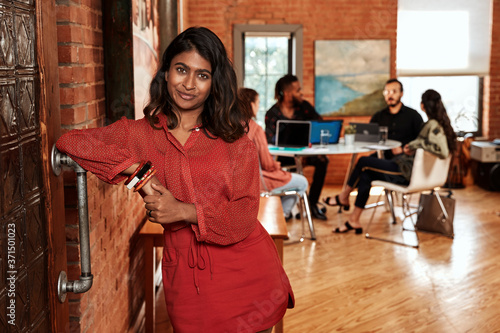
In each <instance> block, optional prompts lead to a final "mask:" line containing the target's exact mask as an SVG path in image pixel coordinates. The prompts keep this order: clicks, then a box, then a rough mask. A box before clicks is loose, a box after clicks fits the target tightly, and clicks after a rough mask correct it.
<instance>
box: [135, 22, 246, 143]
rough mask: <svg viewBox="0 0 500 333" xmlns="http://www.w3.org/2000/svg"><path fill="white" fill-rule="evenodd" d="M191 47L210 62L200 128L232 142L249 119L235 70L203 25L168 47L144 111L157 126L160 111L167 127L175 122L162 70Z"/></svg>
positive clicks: (176, 124) (178, 37)
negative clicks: (243, 109)
mask: <svg viewBox="0 0 500 333" xmlns="http://www.w3.org/2000/svg"><path fill="white" fill-rule="evenodd" d="M193 50H194V51H196V52H198V53H199V54H200V55H201V56H202V57H203V58H205V59H206V60H207V61H208V62H210V64H211V66H212V88H211V91H210V95H209V96H208V98H207V100H206V101H205V105H204V108H203V112H202V113H201V120H202V128H203V129H204V131H205V134H206V135H207V136H209V137H210V134H212V135H215V136H216V137H219V138H221V139H222V140H224V141H226V142H234V141H236V140H237V139H239V138H240V137H242V136H243V135H244V134H245V132H246V129H247V127H248V121H247V120H246V117H245V116H244V115H243V113H242V112H241V110H240V107H239V103H238V98H237V87H238V85H237V83H236V74H235V72H234V69H233V66H232V63H231V61H230V60H229V58H228V57H227V53H226V49H225V48H224V44H222V42H221V40H220V39H219V37H217V35H215V34H214V33H213V32H212V31H210V30H209V29H207V28H204V27H191V28H189V29H187V30H185V31H184V32H182V33H181V34H179V35H178V36H177V37H176V38H175V39H174V40H173V41H172V42H171V43H170V45H169V46H168V47H167V49H166V50H165V52H164V53H163V57H162V64H161V67H160V69H159V70H158V71H157V72H156V74H155V77H154V78H153V80H152V81H151V85H150V88H149V95H150V101H149V103H148V104H147V105H146V107H145V108H144V115H145V117H146V119H147V120H148V121H149V123H150V124H151V126H153V127H154V128H157V127H156V126H155V124H156V123H157V122H158V119H157V117H156V116H157V115H158V114H159V113H160V112H163V113H164V114H165V115H166V116H167V118H168V128H169V129H173V128H176V127H177V126H178V124H179V116H180V115H179V114H178V111H177V110H175V109H174V108H173V107H172V104H173V103H172V99H171V97H170V95H169V93H168V90H167V82H166V81H165V73H166V72H167V71H168V70H169V68H170V64H171V62H172V59H173V58H174V57H175V56H176V55H178V54H180V53H183V52H188V51H193ZM209 133H210V134H209Z"/></svg>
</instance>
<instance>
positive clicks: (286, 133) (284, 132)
mask: <svg viewBox="0 0 500 333" xmlns="http://www.w3.org/2000/svg"><path fill="white" fill-rule="evenodd" d="M310 137H311V122H310V121H303V120H278V121H277V122H276V143H275V145H276V146H278V147H290V148H303V147H307V146H309V139H310Z"/></svg>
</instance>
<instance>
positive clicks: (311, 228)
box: [301, 192, 316, 240]
mask: <svg viewBox="0 0 500 333" xmlns="http://www.w3.org/2000/svg"><path fill="white" fill-rule="evenodd" d="M301 199H302V200H301V201H302V203H303V206H304V211H305V213H306V218H307V223H308V224H309V231H310V232H311V240H316V232H315V231H314V224H313V221H312V219H311V210H310V209H309V199H307V192H304V194H303V195H302V196H301Z"/></svg>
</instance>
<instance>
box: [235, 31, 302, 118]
mask: <svg viewBox="0 0 500 333" xmlns="http://www.w3.org/2000/svg"><path fill="white" fill-rule="evenodd" d="M233 40H234V67H235V70H236V75H237V77H238V85H239V86H240V87H246V88H252V89H254V90H256V91H257V92H258V93H259V99H260V106H259V111H258V113H257V122H258V123H259V124H260V125H261V126H263V127H264V117H265V114H266V112H267V110H269V109H270V108H271V106H273V105H274V103H276V101H275V99H274V88H275V85H276V82H277V81H278V80H279V79H280V78H281V77H282V76H284V75H286V74H294V75H296V76H297V77H298V78H299V80H302V26H300V25H294V24H286V25H235V27H234V39H233ZM297 50H300V52H297Z"/></svg>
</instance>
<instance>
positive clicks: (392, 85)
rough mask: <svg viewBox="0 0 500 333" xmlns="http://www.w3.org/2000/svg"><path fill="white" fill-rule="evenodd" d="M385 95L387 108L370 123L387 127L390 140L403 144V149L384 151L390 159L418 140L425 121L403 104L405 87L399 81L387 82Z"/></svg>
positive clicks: (379, 112) (378, 113) (374, 116)
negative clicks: (408, 144)
mask: <svg viewBox="0 0 500 333" xmlns="http://www.w3.org/2000/svg"><path fill="white" fill-rule="evenodd" d="M383 93H384V98H385V102H386V104H387V107H386V108H385V109H383V110H380V111H378V112H377V113H375V114H374V115H373V117H372V118H371V120H370V122H371V123H377V124H379V125H380V126H387V128H388V130H389V131H388V134H389V135H388V138H389V139H390V140H396V141H400V142H401V147H398V148H394V149H392V151H391V150H386V151H384V154H385V158H386V159H390V158H392V157H393V156H394V155H398V154H401V153H402V152H403V149H402V147H404V146H405V145H406V144H407V143H408V142H410V141H412V140H414V139H416V138H417V136H418V133H420V129H421V128H422V125H423V123H424V121H423V119H422V116H420V114H419V113H418V112H417V111H416V110H414V109H412V108H409V107H407V106H405V105H403V103H402V102H401V97H402V96H403V85H402V84H401V82H399V81H398V80H397V79H390V80H389V81H387V82H386V84H385V88H384V92H383Z"/></svg>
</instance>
